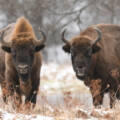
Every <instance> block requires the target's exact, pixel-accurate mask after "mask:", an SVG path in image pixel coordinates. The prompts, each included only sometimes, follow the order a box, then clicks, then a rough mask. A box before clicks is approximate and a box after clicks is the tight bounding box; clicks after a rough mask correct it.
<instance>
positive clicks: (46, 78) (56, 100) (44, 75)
mask: <svg viewBox="0 0 120 120" xmlns="http://www.w3.org/2000/svg"><path fill="white" fill-rule="evenodd" d="M105 101H108V99H106V100H105ZM0 106H1V107H0V120H98V119H99V120H100V119H101V120H103V119H104V120H105V119H106V120H107V119H113V118H117V119H118V120H119V118H120V117H119V112H117V111H120V107H119V106H120V104H119V103H118V105H117V107H114V109H113V110H111V109H109V108H106V109H105V108H100V109H95V108H94V107H93V105H92V97H91V94H90V91H89V89H88V88H87V87H86V86H85V85H84V83H83V82H81V81H80V80H78V79H76V76H75V74H74V72H73V69H72V67H71V65H69V64H66V65H58V64H52V63H51V64H43V66H42V70H41V82H40V89H39V93H38V97H37V104H36V107H35V108H34V109H30V110H26V109H22V110H20V111H19V112H16V111H15V110H14V109H13V108H12V106H11V104H8V105H5V104H4V103H3V101H2V98H0ZM23 108H24V107H23ZM114 111H116V112H114ZM115 116H116V117H115ZM117 119H116V120H117Z"/></svg>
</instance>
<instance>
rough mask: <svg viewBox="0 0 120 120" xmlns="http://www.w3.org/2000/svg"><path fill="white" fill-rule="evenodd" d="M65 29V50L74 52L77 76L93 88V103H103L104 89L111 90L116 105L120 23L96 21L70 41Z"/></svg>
mask: <svg viewBox="0 0 120 120" xmlns="http://www.w3.org/2000/svg"><path fill="white" fill-rule="evenodd" d="M65 31H66V30H64V31H63V32H62V35H61V36H62V40H63V42H64V43H65V45H64V46H63V50H64V51H65V52H67V53H70V54H71V61H72V66H73V69H74V71H75V73H76V76H77V78H78V79H80V80H83V81H84V83H85V85H86V86H88V87H89V88H90V91H91V93H92V97H93V104H94V105H95V106H97V105H101V104H102V101H103V96H104V93H106V92H109V94H110V106H111V107H112V106H113V105H114V104H113V103H114V101H115V98H117V99H119V98H120V26H118V25H112V24H97V25H93V26H90V27H88V28H87V29H86V30H84V31H82V32H81V33H80V34H79V35H78V36H76V37H74V38H72V39H71V40H69V41H68V40H66V39H65V37H64V34H65ZM96 86H98V87H96ZM96 91H97V92H96ZM95 92H96V93H98V94H96V93H95Z"/></svg>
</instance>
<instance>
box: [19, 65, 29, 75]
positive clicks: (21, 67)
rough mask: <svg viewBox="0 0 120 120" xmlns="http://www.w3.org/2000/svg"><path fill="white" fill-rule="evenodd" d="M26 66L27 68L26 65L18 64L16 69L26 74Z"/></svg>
mask: <svg viewBox="0 0 120 120" xmlns="http://www.w3.org/2000/svg"><path fill="white" fill-rule="evenodd" d="M28 68H29V66H28V65H18V71H19V72H20V73H21V74H26V73H28Z"/></svg>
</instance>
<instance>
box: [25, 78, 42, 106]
mask: <svg viewBox="0 0 120 120" xmlns="http://www.w3.org/2000/svg"><path fill="white" fill-rule="evenodd" d="M39 81H40V79H37V82H36V83H37V84H36V83H34V84H33V85H32V90H31V92H30V94H29V95H28V96H27V97H26V100H25V104H26V105H27V104H28V105H29V104H31V103H32V105H33V107H34V106H35V104H36V99H37V93H38V90H39ZM34 82H35V81H34Z"/></svg>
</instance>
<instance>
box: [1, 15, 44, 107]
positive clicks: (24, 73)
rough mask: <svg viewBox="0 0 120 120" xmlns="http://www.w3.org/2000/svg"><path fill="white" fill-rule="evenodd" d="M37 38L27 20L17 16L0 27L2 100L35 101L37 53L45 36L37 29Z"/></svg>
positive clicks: (39, 54) (17, 104)
mask: <svg viewBox="0 0 120 120" xmlns="http://www.w3.org/2000/svg"><path fill="white" fill-rule="evenodd" d="M40 33H41V37H42V39H41V40H37V38H36V36H35V33H34V30H33V28H32V26H31V24H30V23H29V21H28V20H27V19H26V18H24V17H20V18H18V20H17V21H16V23H13V24H11V25H8V26H7V27H6V28H4V29H3V30H1V37H0V45H1V48H0V79H1V80H0V81H1V86H2V91H3V100H4V101H5V102H7V101H8V98H9V97H10V98H11V99H13V100H14V104H15V106H17V107H19V106H20V105H21V103H22V100H21V96H22V95H24V96H25V104H27V103H33V104H34V105H35V104H36V97H37V93H38V90H39V84H40V70H41V65H42V58H41V52H40V50H42V49H43V48H44V47H45V41H46V36H45V34H44V33H43V32H42V31H40Z"/></svg>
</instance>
